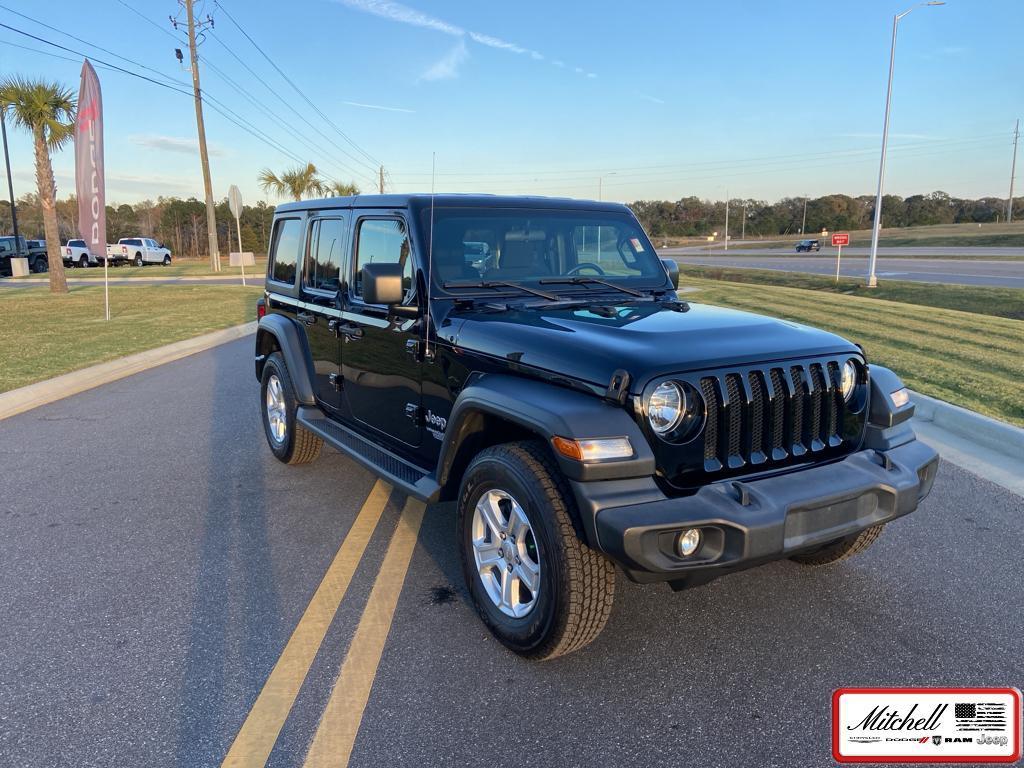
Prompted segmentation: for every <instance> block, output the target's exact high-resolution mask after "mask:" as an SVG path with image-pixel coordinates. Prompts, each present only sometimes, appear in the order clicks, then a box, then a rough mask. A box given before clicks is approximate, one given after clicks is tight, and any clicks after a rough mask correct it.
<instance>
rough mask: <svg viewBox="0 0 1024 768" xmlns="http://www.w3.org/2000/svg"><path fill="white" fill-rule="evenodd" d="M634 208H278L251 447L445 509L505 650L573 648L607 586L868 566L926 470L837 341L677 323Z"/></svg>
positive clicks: (483, 200)
mask: <svg viewBox="0 0 1024 768" xmlns="http://www.w3.org/2000/svg"><path fill="white" fill-rule="evenodd" d="M678 274H679V273H678V269H677V268H676V265H675V262H673V261H670V260H661V259H659V258H658V256H657V254H656V252H655V250H654V247H653V246H652V245H651V242H650V240H649V239H648V238H647V235H646V234H645V233H644V231H643V229H642V228H641V227H640V224H639V223H638V222H637V220H636V218H635V217H634V216H633V214H632V213H631V212H630V210H629V209H628V208H626V207H625V206H623V205H618V204H613V203H598V202H584V201H575V200H564V199H544V198H534V197H530V198H516V197H496V196H463V195H437V196H431V195H360V196H355V197H338V198H329V199H325V200H307V201H303V202H298V203H289V204H287V205H282V206H280V207H278V208H277V211H276V213H275V217H274V226H273V236H272V243H271V251H270V258H269V263H268V266H267V280H266V289H265V293H264V296H263V298H262V300H261V301H262V302H263V304H262V305H261V306H262V308H263V309H264V310H265V314H264V315H263V317H262V318H261V319H260V322H259V329H258V331H257V335H256V377H257V379H259V381H260V383H261V388H260V411H261V413H262V417H263V426H264V430H265V432H266V436H267V442H268V443H269V445H270V449H271V451H273V453H274V455H275V456H276V457H277V458H278V459H280V460H281V461H283V462H285V463H288V464H300V463H304V462H308V461H312V460H313V459H315V458H316V457H317V456H318V455H319V453H320V449H321V447H322V445H323V444H324V443H325V442H326V443H328V444H329V445H331V446H333V447H334V448H336V449H337V450H339V451H341V452H342V453H344V454H346V455H348V456H350V457H351V458H352V459H354V460H355V461H357V462H358V463H360V464H362V465H363V466H364V467H366V468H368V469H369V470H371V471H372V472H374V473H376V474H377V475H378V476H380V477H381V478H383V479H385V480H386V481H387V482H388V483H390V484H391V485H393V486H394V487H396V488H398V489H400V490H402V491H404V492H405V493H407V494H408V495H410V496H413V497H415V498H418V499H422V500H423V501H426V502H433V501H455V502H457V503H456V520H455V531H456V535H457V537H458V541H457V545H458V551H459V553H460V557H461V561H462V570H463V573H464V576H465V579H466V586H467V588H468V590H469V594H470V595H471V597H472V599H473V602H474V604H475V605H476V608H477V611H478V613H479V614H480V617H481V618H482V619H483V621H484V623H485V624H486V625H487V626H488V627H489V628H490V630H491V632H493V633H494V635H495V636H496V637H497V638H498V639H499V640H500V641H501V642H502V643H504V644H505V645H506V646H508V647H509V648H511V649H512V650H514V651H515V652H517V653H519V654H522V655H524V656H528V657H530V658H535V659H548V658H553V657H555V656H559V655H561V654H565V653H568V652H570V651H574V650H577V649H579V648H582V647H583V646H585V645H586V644H587V643H589V642H591V641H592V640H593V639H594V638H595V637H597V635H598V634H599V633H600V632H601V629H602V628H603V627H604V624H605V622H606V621H607V619H608V616H609V614H610V612H611V607H612V599H613V596H614V591H615V569H616V567H617V568H619V569H621V570H622V571H623V572H624V573H625V574H626V576H627V577H629V578H630V579H632V580H634V581H638V582H653V581H665V582H668V583H669V584H670V585H671V586H672V588H673V589H683V588H686V587H690V586H695V585H699V584H704V583H706V582H708V581H710V580H711V579H715V578H717V577H719V576H724V575H726V574H729V573H733V572H735V571H738V570H741V569H744V568H749V567H752V566H756V565H761V564H763V563H766V562H769V561H771V560H777V559H781V558H790V559H792V560H795V561H797V562H799V563H802V564H804V565H808V566H818V565H826V564H829V563H834V562H836V561H839V560H842V559H844V558H847V557H850V556H851V555H854V554H856V553H857V552H860V551H861V550H863V549H865V548H867V547H868V546H869V545H870V544H871V543H872V542H873V541H874V540H875V539H876V538H878V536H879V534H880V533H881V531H882V528H883V526H884V525H885V524H886V523H888V522H890V521H891V520H894V519H896V518H897V517H900V516H902V515H905V514H907V513H909V512H912V511H913V510H914V509H916V508H917V505H918V503H919V502H920V501H921V499H923V498H924V497H925V495H927V493H928V492H929V490H931V486H932V483H933V481H934V479H935V472H936V469H937V467H938V456H937V455H936V453H935V451H933V450H932V449H931V448H929V447H928V446H926V445H924V444H923V443H921V442H919V441H918V440H917V439H916V437H915V435H914V432H913V431H912V430H911V428H910V425H909V423H908V420H909V419H910V417H911V415H913V411H914V406H913V404H911V403H910V402H909V397H908V396H907V391H906V390H905V389H904V387H903V384H902V382H900V380H899V379H898V378H897V377H896V375H895V374H894V373H892V371H889V370H887V369H886V368H881V367H879V366H874V365H869V364H868V361H867V360H866V359H865V355H864V353H863V351H862V350H861V349H860V348H859V347H858V346H857V345H856V344H854V343H852V342H850V341H847V340H846V339H843V338H841V337H839V336H836V335H834V334H831V333H826V332H824V331H820V330H817V329H814V328H809V327H806V326H800V325H797V324H795V323H791V322H782V321H779V320H775V319H772V318H770V317H765V316H761V315H754V314H749V313H746V312H738V311H733V310H727V309H722V308H720V307H713V306H704V305H700V304H695V303H687V302H682V301H680V300H679V299H678V297H677V295H676V288H677V287H678Z"/></svg>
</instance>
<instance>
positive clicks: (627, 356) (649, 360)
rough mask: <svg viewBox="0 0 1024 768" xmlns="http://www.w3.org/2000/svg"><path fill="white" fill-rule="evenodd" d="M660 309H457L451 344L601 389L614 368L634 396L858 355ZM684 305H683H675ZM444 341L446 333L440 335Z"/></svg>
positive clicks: (652, 305) (749, 319) (779, 328)
mask: <svg viewBox="0 0 1024 768" xmlns="http://www.w3.org/2000/svg"><path fill="white" fill-rule="evenodd" d="M669 306H671V305H668V304H663V303H661V302H637V303H633V304H629V303H627V304H623V305H619V306H615V305H610V304H609V305H600V306H598V305H590V306H589V307H580V306H578V305H577V306H572V307H558V306H557V305H556V306H554V307H545V306H544V305H537V306H533V307H520V308H509V309H506V310H497V311H496V310H493V309H491V310H488V309H484V308H474V309H471V310H456V311H455V312H453V313H452V314H450V315H449V319H450V320H451V321H452V330H453V331H454V337H455V338H454V340H453V341H454V344H455V345H456V346H458V347H460V348H462V349H465V350H467V351H475V352H479V353H482V354H486V355H491V356H494V357H499V358H505V359H508V360H512V361H515V362H517V363H520V364H522V365H526V366H531V367H534V368H540V369H544V370H547V371H553V372H556V373H559V374H561V375H563V376H569V377H572V378H575V379H579V380H582V381H586V382H589V383H591V384H595V385H598V386H606V385H607V384H608V382H609V381H610V379H611V377H612V374H613V373H614V372H615V371H616V370H618V369H624V370H626V371H627V372H628V373H629V374H630V376H631V377H632V382H633V384H632V387H631V390H632V391H633V392H638V391H639V390H640V389H642V387H643V385H644V384H645V383H646V382H647V381H648V380H650V379H651V378H653V377H654V376H659V375H663V374H666V373H682V372H686V371H698V370H705V369H713V368H721V367H727V366H734V365H744V364H749V363H763V362H769V361H774V360H786V359H791V358H799V357H811V356H816V355H824V354H834V353H843V352H851V353H854V354H859V350H858V349H857V348H856V347H855V346H854V345H853V344H851V343H850V342H849V341H847V340H846V339H843V338H842V337H840V336H836V335H835V334H832V333H827V332H826V331H821V330H818V329H816V328H811V327H809V326H806V325H800V324H799V323H792V322H789V321H786V320H777V319H775V318H771V317H764V316H763V315H755V314H752V313H750V312H740V311H738V310H733V309H725V308H722V307H714V306H708V305H704V304H689V310H688V311H679V310H676V309H671V308H668V307H669ZM681 306H683V307H685V306H687V305H685V304H683V305H681ZM442 335H443V336H445V337H451V335H452V331H448V332H446V333H443V334H442Z"/></svg>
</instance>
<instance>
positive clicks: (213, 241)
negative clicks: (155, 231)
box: [172, 0, 220, 272]
mask: <svg viewBox="0 0 1024 768" xmlns="http://www.w3.org/2000/svg"><path fill="white" fill-rule="evenodd" d="M179 2H181V3H183V4H184V6H185V14H186V16H187V17H188V52H189V55H190V57H191V60H192V91H193V92H194V93H195V100H196V126H197V129H198V132H199V160H200V162H201V163H202V166H203V188H204V191H205V193H206V230H207V235H208V237H209V243H210V246H209V247H210V268H211V269H213V271H214V272H220V251H219V250H218V246H217V213H216V210H215V209H214V206H213V181H212V179H211V178H210V155H209V153H208V152H207V151H206V126H205V124H204V123H203V95H202V89H201V88H200V87H199V55H198V54H197V53H196V19H195V14H194V13H193V8H192V5H193V3H194V0H179ZM172 21H174V20H173V19H172ZM206 26H211V27H212V26H213V19H211V18H210V17H209V16H207V17H206V21H204V22H200V23H199V28H200V30H202V29H203V28H204V27H206ZM175 28H177V23H176V22H175Z"/></svg>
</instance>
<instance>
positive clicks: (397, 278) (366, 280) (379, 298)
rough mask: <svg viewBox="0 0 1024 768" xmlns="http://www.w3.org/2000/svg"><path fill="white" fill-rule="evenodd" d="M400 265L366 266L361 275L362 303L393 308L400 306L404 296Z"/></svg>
mask: <svg viewBox="0 0 1024 768" xmlns="http://www.w3.org/2000/svg"><path fill="white" fill-rule="evenodd" d="M402 272H403V269H402V265H401V264H388V263H381V264H366V265H364V266H363V269H362V271H361V272H360V274H361V275H362V283H363V284H362V293H363V301H365V302H366V303H367V304H384V305H386V306H388V307H393V306H394V305H395V304H401V303H402V298H403V297H404V296H405V287H404V286H403V285H402Z"/></svg>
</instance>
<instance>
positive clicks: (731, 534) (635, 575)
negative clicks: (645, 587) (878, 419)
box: [577, 440, 939, 589]
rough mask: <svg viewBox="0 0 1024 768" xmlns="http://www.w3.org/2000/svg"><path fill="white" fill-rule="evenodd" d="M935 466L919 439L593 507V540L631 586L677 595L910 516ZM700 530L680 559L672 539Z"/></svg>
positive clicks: (929, 483)
mask: <svg viewBox="0 0 1024 768" xmlns="http://www.w3.org/2000/svg"><path fill="white" fill-rule="evenodd" d="M938 460H939V457H938V454H936V452H935V451H934V450H933V449H932V448H930V447H929V446H927V445H925V444H924V443H922V442H920V441H918V440H912V441H911V442H908V443H905V444H903V445H900V446H898V447H895V448H892V449H890V450H888V451H884V452H883V451H875V450H864V451H860V452H858V453H854V454H851V455H850V456H847V457H846V458H845V459H842V460H841V461H837V462H834V463H831V464H826V465H822V466H817V467H811V468H808V469H804V470H798V471H794V472H789V473H787V474H784V475H777V476H775V477H767V478H763V479H760V480H752V481H749V482H744V481H736V482H720V483H715V484H712V485H708V486H705V487H704V488H702V489H700V490H699V491H698V492H697V493H695V494H694V495H692V496H688V497H685V498H673V499H670V498H664V497H662V498H661V499H656V500H647V501H644V502H642V503H637V504H629V505H625V506H611V507H604V508H600V509H594V512H595V515H594V517H593V520H594V529H595V530H594V533H595V534H596V538H597V543H598V545H599V547H600V549H601V550H602V551H604V552H605V554H607V555H608V556H609V557H611V558H612V559H613V560H615V561H616V562H617V563H618V564H619V565H621V566H622V568H623V569H624V570H625V571H626V573H627V575H629V577H630V578H632V579H633V580H634V581H641V582H651V581H669V582H671V583H672V586H673V587H674V588H678V589H681V588H684V587H689V586H695V585H697V584H703V583H705V582H707V581H710V580H711V579H714V578H717V577H719V576H723V575H725V574H727V573H732V572H733V571H738V570H742V569H744V568H750V567H751V566H755V565H760V564H762V563H766V562H769V561H771V560H778V559H781V558H785V557H789V556H790V555H792V554H795V553H797V552H801V551H806V550H810V549H814V548H815V547H819V546H821V545H823V544H826V543H828V542H831V541H834V540H836V539H839V538H842V537H844V536H849V535H850V534H854V533H857V532H859V531H862V530H864V529H865V528H869V527H871V526H874V525H880V524H882V523H887V522H889V521H890V520H894V519H896V518H897V517H901V516H902V515H906V514H908V513H910V512H913V511H914V509H916V508H917V505H918V502H920V501H921V499H923V498H924V497H925V496H926V495H927V494H928V492H929V491H930V490H931V487H932V482H933V481H934V479H935V473H936V470H937V468H938ZM579 490H580V489H579V488H578V487H577V491H579ZM626 496H627V497H628V494H626ZM698 527H699V528H700V529H701V532H702V534H703V536H702V543H701V546H700V548H699V549H698V550H697V552H695V553H694V554H693V555H691V556H690V557H687V558H683V557H680V556H679V555H677V554H676V553H675V539H676V536H677V535H678V533H679V532H680V531H682V530H685V529H687V528H698Z"/></svg>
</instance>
